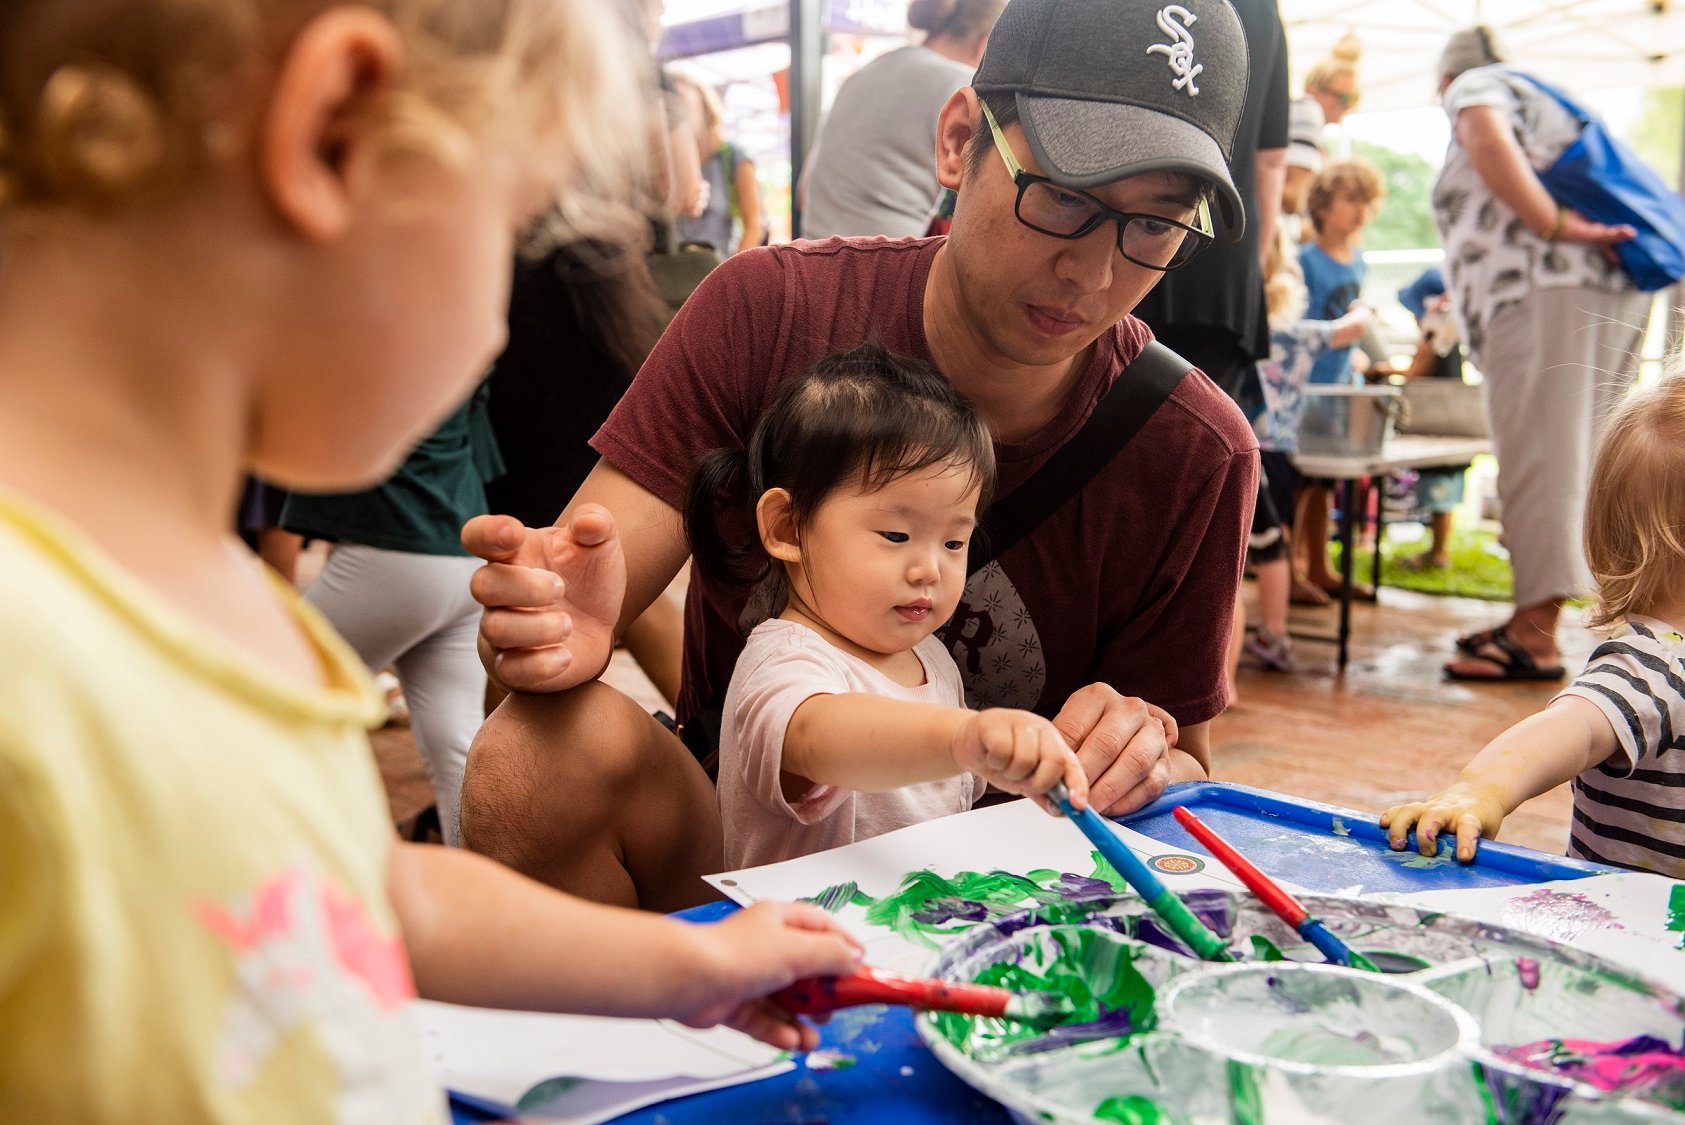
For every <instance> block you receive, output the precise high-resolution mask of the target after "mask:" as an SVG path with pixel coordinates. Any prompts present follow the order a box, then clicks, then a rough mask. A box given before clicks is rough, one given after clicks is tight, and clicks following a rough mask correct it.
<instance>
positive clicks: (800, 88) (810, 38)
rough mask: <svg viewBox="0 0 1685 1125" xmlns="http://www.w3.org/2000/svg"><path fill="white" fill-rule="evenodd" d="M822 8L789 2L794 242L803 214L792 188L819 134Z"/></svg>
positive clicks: (821, 1) (820, 2) (806, 0)
mask: <svg viewBox="0 0 1685 1125" xmlns="http://www.w3.org/2000/svg"><path fill="white" fill-rule="evenodd" d="M825 7H826V3H825V0H790V188H791V191H790V232H791V234H792V236H793V237H796V238H800V237H801V235H802V214H801V208H800V207H799V206H798V205H797V204H796V191H795V186H796V185H797V184H799V183H801V179H802V169H803V168H804V167H805V166H806V165H807V155H808V153H809V152H811V151H812V150H813V138H814V135H815V134H816V133H818V131H819V102H820V100H821V98H822V96H823V93H822V91H823V87H822V85H821V83H820V68H821V67H822V66H823V65H824V59H825V12H824V8H825Z"/></svg>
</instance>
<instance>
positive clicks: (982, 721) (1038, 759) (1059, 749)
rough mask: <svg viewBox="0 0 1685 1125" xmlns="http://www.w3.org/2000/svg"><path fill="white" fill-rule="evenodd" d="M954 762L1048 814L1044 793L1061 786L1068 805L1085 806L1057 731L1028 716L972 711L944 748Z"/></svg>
mask: <svg viewBox="0 0 1685 1125" xmlns="http://www.w3.org/2000/svg"><path fill="white" fill-rule="evenodd" d="M949 752H950V753H952V754H953V757H954V763H955V764H956V765H958V766H959V767H960V769H962V770H966V771H967V772H969V773H974V774H976V775H977V776H978V777H981V778H982V779H983V780H984V781H987V782H988V783H989V784H990V785H993V786H995V787H996V788H998V789H1004V790H1005V791H1006V792H1008V793H1021V794H1023V795H1024V796H1027V797H1034V798H1035V799H1036V803H1037V804H1039V805H1041V807H1042V808H1044V809H1046V810H1047V811H1048V812H1051V813H1057V812H1058V811H1059V810H1058V806H1056V805H1054V804H1053V803H1052V802H1051V801H1049V800H1048V799H1047V791H1048V790H1049V789H1051V788H1053V786H1054V784H1055V783H1056V782H1060V781H1063V782H1064V783H1065V788H1066V789H1068V790H1070V794H1071V804H1073V805H1074V806H1076V807H1077V808H1079V809H1080V808H1085V807H1087V805H1088V777H1087V775H1086V774H1084V773H1083V771H1082V763H1081V762H1079V761H1077V756H1076V753H1075V751H1073V750H1072V749H1071V746H1070V743H1068V742H1066V741H1065V736H1064V735H1062V734H1060V733H1059V728H1058V727H1055V726H1054V725H1053V724H1052V723H1050V722H1048V721H1047V720H1046V719H1044V718H1042V717H1041V716H1040V715H1037V714H1034V713H1032V712H1030V711H1015V710H1011V709H1009V708H1005V707H991V708H989V709H988V710H987V711H973V712H972V713H971V714H970V716H969V717H968V718H967V719H966V721H965V722H964V723H963V724H961V726H960V728H959V729H958V730H957V731H956V732H955V733H954V738H953V742H952V743H951V744H950V746H949Z"/></svg>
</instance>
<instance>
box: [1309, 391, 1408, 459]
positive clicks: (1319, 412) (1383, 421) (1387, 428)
mask: <svg viewBox="0 0 1685 1125" xmlns="http://www.w3.org/2000/svg"><path fill="white" fill-rule="evenodd" d="M1399 394H1400V391H1399V388H1397V387H1386V386H1382V387H1357V386H1346V385H1333V386H1325V385H1318V386H1309V387H1306V388H1305V414H1304V418H1303V420H1301V421H1300V423H1299V452H1300V453H1316V454H1321V455H1323V456H1332V457H1373V456H1375V455H1376V454H1378V453H1380V452H1381V449H1382V447H1383V446H1385V445H1386V443H1387V438H1389V437H1391V436H1392V431H1393V425H1394V423H1395V421H1396V420H1397V418H1398V409H1399Z"/></svg>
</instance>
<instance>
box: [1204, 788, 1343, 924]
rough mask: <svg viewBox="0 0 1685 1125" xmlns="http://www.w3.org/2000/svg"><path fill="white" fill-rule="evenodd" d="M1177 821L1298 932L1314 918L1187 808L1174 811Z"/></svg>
mask: <svg viewBox="0 0 1685 1125" xmlns="http://www.w3.org/2000/svg"><path fill="white" fill-rule="evenodd" d="M1172 815H1174V816H1175V817H1176V822H1177V823H1178V824H1180V825H1181V826H1182V827H1183V828H1186V829H1187V830H1188V832H1189V834H1190V835H1192V836H1193V838H1194V839H1196V840H1198V841H1199V842H1200V843H1201V844H1203V845H1205V848H1206V850H1207V851H1209V852H1210V853H1211V854H1212V855H1214V856H1216V857H1217V859H1218V861H1219V862H1220V863H1222V865H1223V866H1224V867H1227V868H1228V869H1229V870H1230V871H1233V872H1234V873H1235V877H1236V878H1238V879H1239V880H1240V881H1241V882H1242V883H1244V884H1246V889H1247V890H1249V891H1251V892H1252V893H1253V894H1255V895H1257V896H1258V898H1259V899H1260V900H1262V901H1263V904H1264V905H1265V906H1267V907H1269V908H1270V909H1271V910H1273V911H1275V913H1276V916H1277V917H1279V918H1280V919H1281V920H1282V921H1284V922H1286V923H1287V924H1288V925H1289V926H1292V927H1293V928H1294V929H1298V928H1299V926H1300V925H1301V924H1302V923H1303V922H1304V920H1305V919H1306V918H1308V917H1309V916H1310V914H1309V911H1307V910H1306V909H1305V908H1304V907H1303V906H1301V905H1300V904H1299V900H1298V899H1296V898H1294V897H1293V896H1292V895H1290V894H1288V893H1287V891H1286V890H1284V889H1283V888H1282V887H1281V886H1280V885H1278V884H1277V883H1276V882H1275V881H1274V880H1272V879H1271V878H1270V877H1269V876H1268V875H1265V874H1264V873H1263V872H1262V871H1259V870H1258V869H1257V868H1256V867H1254V866H1253V865H1252V861H1251V860H1249V859H1247V858H1246V857H1245V856H1243V855H1241V854H1240V853H1239V852H1237V851H1235V850H1234V846H1233V845H1232V844H1230V843H1229V842H1228V841H1227V840H1225V839H1223V838H1222V837H1221V836H1219V835H1217V833H1215V832H1213V831H1212V830H1211V829H1210V827H1209V826H1207V825H1206V823H1205V822H1204V821H1203V820H1200V819H1199V817H1197V816H1195V815H1194V814H1193V813H1192V812H1191V811H1189V810H1188V809H1187V808H1186V807H1185V806H1182V805H1177V806H1176V808H1175V809H1174V810H1172Z"/></svg>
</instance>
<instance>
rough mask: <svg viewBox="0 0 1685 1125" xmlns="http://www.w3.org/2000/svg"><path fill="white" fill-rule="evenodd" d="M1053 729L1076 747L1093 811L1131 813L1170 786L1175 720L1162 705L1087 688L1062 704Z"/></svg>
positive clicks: (1096, 686) (1104, 688) (1100, 687)
mask: <svg viewBox="0 0 1685 1125" xmlns="http://www.w3.org/2000/svg"><path fill="white" fill-rule="evenodd" d="M1053 725H1054V726H1056V727H1058V728H1059V733H1060V734H1063V735H1064V736H1065V740H1066V741H1067V742H1069V743H1070V744H1071V745H1072V746H1073V747H1074V748H1075V749H1076V752H1077V760H1078V761H1080V762H1081V763H1082V767H1083V770H1084V772H1086V773H1087V774H1088V803H1089V804H1090V805H1092V806H1093V807H1094V809H1095V810H1096V811H1097V812H1099V813H1102V814H1103V815H1106V816H1122V815H1123V814H1124V813H1128V812H1133V811H1134V810H1136V809H1138V808H1140V807H1141V806H1142V805H1145V804H1147V803H1148V802H1149V801H1152V800H1153V799H1154V798H1156V797H1157V796H1158V795H1159V794H1160V793H1162V792H1164V787H1165V786H1166V785H1168V784H1170V780H1171V775H1170V748H1171V747H1172V746H1175V745H1176V733H1177V731H1176V720H1175V719H1173V718H1171V717H1170V713H1169V712H1168V711H1166V710H1164V709H1163V708H1162V707H1155V706H1153V705H1152V704H1151V703H1148V702H1146V701H1145V700H1141V699H1135V698H1133V697H1131V696H1124V695H1119V694H1118V693H1117V691H1116V690H1114V689H1113V688H1111V687H1108V686H1107V685H1105V684H1089V685H1088V686H1087V687H1085V688H1083V689H1081V690H1080V691H1078V692H1076V693H1075V694H1074V695H1072V696H1071V698H1070V699H1068V700H1066V702H1065V706H1064V707H1063V708H1062V709H1061V710H1060V712H1059V714H1058V715H1056V716H1055V717H1054V719H1053Z"/></svg>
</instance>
